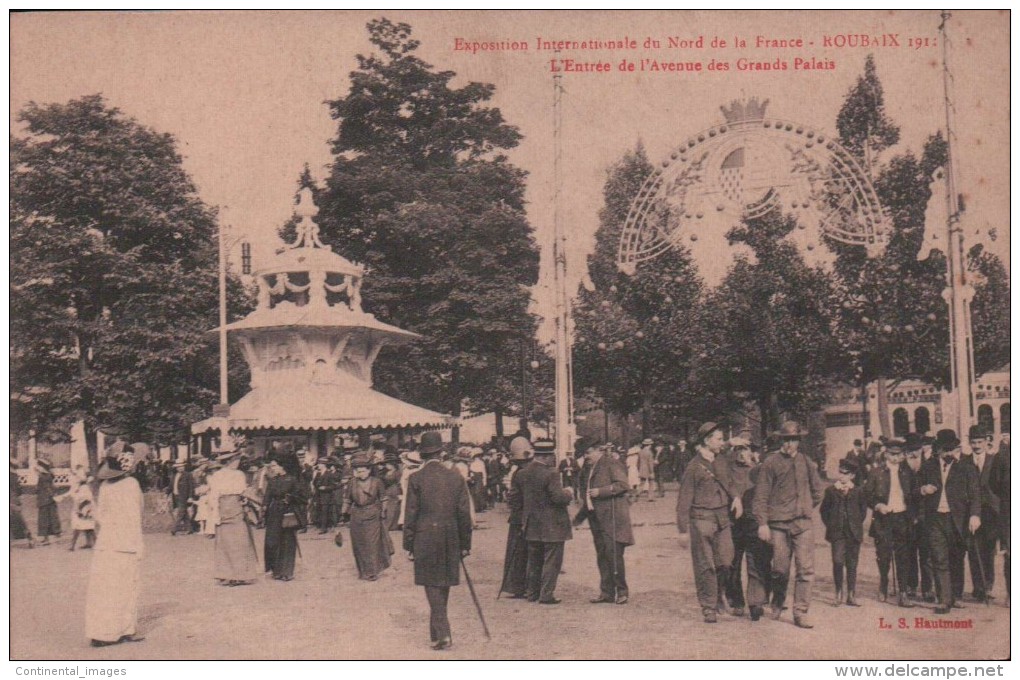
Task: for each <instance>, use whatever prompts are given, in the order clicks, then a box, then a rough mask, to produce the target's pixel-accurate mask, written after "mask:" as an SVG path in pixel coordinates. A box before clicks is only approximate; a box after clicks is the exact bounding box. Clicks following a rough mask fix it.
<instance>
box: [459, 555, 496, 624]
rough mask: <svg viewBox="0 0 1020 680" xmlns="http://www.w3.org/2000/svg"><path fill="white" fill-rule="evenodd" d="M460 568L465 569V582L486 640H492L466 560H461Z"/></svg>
mask: <svg viewBox="0 0 1020 680" xmlns="http://www.w3.org/2000/svg"><path fill="white" fill-rule="evenodd" d="M460 566H461V567H463V568H464V580H465V581H467V585H468V591H470V593H471V600H472V601H473V602H474V603H475V611H477V612H478V620H479V621H481V622H482V632H484V633H485V639H486V640H491V639H492V636H491V635H489V627H488V626H487V625H486V624H485V614H483V613H482V605H481V603H480V602H479V601H478V595H476V594H475V584H474V583H472V582H471V575H470V574H468V570H467V565H466V564H464V558H463V557H461V558H460Z"/></svg>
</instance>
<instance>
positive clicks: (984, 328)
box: [968, 245, 1010, 377]
mask: <svg viewBox="0 0 1020 680" xmlns="http://www.w3.org/2000/svg"><path fill="white" fill-rule="evenodd" d="M969 255H970V257H969V263H970V264H969V267H968V269H969V276H970V280H971V283H972V285H973V286H974V300H973V302H971V306H970V318H971V325H972V327H973V335H974V370H975V374H976V375H975V377H977V376H980V375H982V374H984V373H987V372H988V371H993V370H995V369H997V368H1000V367H1002V365H1003V364H1005V363H1007V362H1009V345H1010V342H1009V336H1010V329H1009V275H1008V274H1007V273H1006V268H1005V267H1004V266H1003V264H1002V260H1000V259H999V258H998V257H997V256H995V255H994V254H992V253H989V252H988V251H986V250H985V249H984V247H983V246H981V245H976V246H974V247H973V248H971V249H970V253H969Z"/></svg>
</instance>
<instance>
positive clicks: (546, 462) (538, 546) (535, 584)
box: [514, 439, 574, 605]
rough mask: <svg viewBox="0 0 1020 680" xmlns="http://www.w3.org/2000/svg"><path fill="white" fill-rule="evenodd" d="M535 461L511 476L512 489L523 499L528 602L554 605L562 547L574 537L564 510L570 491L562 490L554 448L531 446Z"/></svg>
mask: <svg viewBox="0 0 1020 680" xmlns="http://www.w3.org/2000/svg"><path fill="white" fill-rule="evenodd" d="M533 449H534V452H535V458H534V460H532V461H531V463H529V464H528V466H527V467H526V468H524V469H523V470H521V471H520V472H519V473H518V474H516V475H514V486H518V485H519V488H520V490H521V493H522V494H523V496H524V538H525V540H527V541H528V575H527V594H528V600H529V601H531V602H538V603H539V604H548V605H555V604H559V603H560V600H559V599H557V598H556V581H557V579H558V578H559V575H560V568H561V567H562V566H563V545H564V543H566V542H567V541H569V540H570V539H571V538H572V537H573V535H572V532H571V530H570V515H569V514H568V513H567V506H568V505H569V504H570V501H571V500H573V498H574V494H573V493H572V491H570V490H568V489H564V488H563V484H562V483H561V482H560V475H559V473H558V472H557V471H556V444H555V443H554V442H552V441H550V440H548V439H540V440H539V441H537V442H535V443H534V445H533Z"/></svg>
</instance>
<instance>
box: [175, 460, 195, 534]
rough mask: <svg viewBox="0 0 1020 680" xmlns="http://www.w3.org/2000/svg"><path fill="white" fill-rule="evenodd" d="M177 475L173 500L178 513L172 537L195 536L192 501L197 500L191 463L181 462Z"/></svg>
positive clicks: (178, 464) (178, 465)
mask: <svg viewBox="0 0 1020 680" xmlns="http://www.w3.org/2000/svg"><path fill="white" fill-rule="evenodd" d="M176 467H177V474H176V475H175V476H174V483H173V499H174V508H175V510H176V512H177V522H176V523H175V524H174V528H173V529H172V530H171V531H170V533H171V535H176V534H180V533H184V534H193V533H195V527H194V525H193V523H192V520H191V507H190V501H191V499H193V498H196V494H195V478H194V477H193V476H192V474H191V463H190V462H188V461H180V462H178V463H177V466H176Z"/></svg>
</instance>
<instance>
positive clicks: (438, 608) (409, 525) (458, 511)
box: [404, 432, 472, 650]
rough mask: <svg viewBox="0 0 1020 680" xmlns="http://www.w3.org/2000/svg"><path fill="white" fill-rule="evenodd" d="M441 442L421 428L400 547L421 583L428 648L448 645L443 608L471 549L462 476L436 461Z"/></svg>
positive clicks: (450, 640)
mask: <svg viewBox="0 0 1020 680" xmlns="http://www.w3.org/2000/svg"><path fill="white" fill-rule="evenodd" d="M442 451H443V441H442V439H441V438H440V436H439V433H438V432H426V433H425V434H423V435H422V438H421V447H420V453H421V457H422V458H423V459H425V463H424V465H422V467H421V469H420V470H418V471H417V472H415V473H413V474H412V475H411V476H410V478H409V479H408V482H407V497H406V498H405V502H406V504H407V509H406V512H405V515H404V550H406V551H408V552H409V553H410V556H411V558H412V559H413V560H414V583H415V585H418V586H424V587H425V597H426V598H427V599H428V602H429V611H430V615H429V634H430V636H431V638H430V639H431V640H432V648H433V649H437V650H439V649H448V648H450V647H451V646H452V645H453V635H452V633H451V631H450V620H449V618H448V617H447V613H446V607H447V602H448V601H449V599H450V587H451V586H455V585H459V584H460V561H461V559H462V558H464V557H467V556H468V554H470V552H471V528H472V527H471V508H470V503H469V501H468V489H467V485H466V484H465V483H464V478H463V477H461V476H460V474H459V473H458V472H456V471H454V470H450V469H448V468H446V467H445V466H444V465H443V464H442V462H441V460H440V454H441V453H442Z"/></svg>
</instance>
